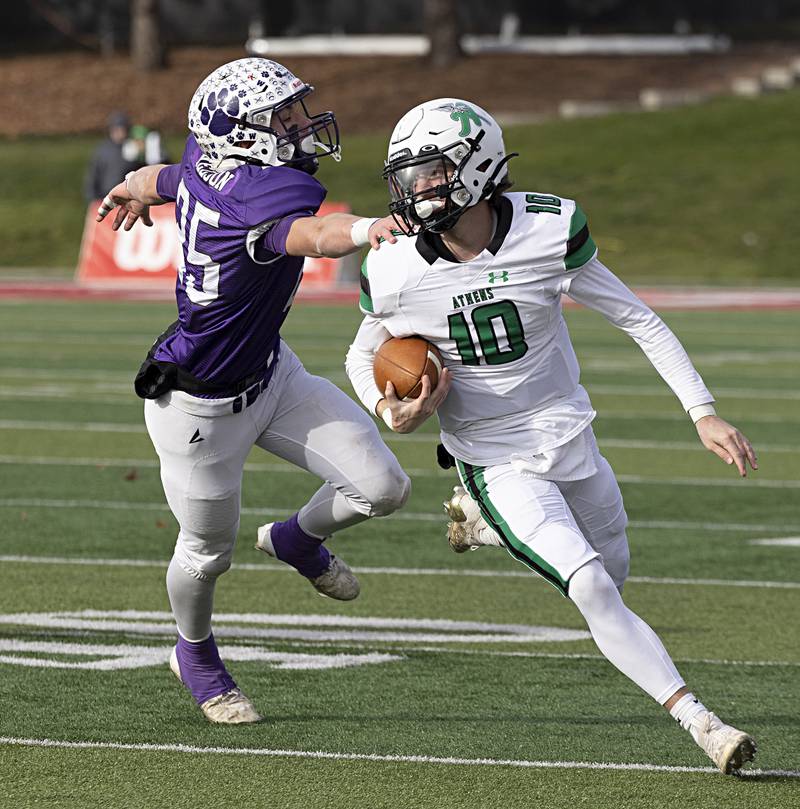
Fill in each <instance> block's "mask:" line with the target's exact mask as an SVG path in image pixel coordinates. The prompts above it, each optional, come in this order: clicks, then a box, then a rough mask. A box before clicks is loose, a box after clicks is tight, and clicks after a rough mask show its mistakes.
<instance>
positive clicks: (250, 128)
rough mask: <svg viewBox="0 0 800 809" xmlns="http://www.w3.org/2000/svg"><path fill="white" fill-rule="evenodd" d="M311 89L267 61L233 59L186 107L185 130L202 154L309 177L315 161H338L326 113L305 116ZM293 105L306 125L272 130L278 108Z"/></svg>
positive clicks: (329, 114)
mask: <svg viewBox="0 0 800 809" xmlns="http://www.w3.org/2000/svg"><path fill="white" fill-rule="evenodd" d="M313 90H314V88H313V87H312V86H311V85H309V84H306V83H305V82H304V81H302V80H301V79H298V78H297V76H295V75H294V74H293V73H292V72H291V71H290V70H288V69H287V68H285V67H284V66H283V65H280V64H278V63H277V62H273V61H272V60H271V59H260V58H247V59H237V60H236V61H234V62H228V63H227V64H225V65H222V67H218V68H217V69H216V70H215V71H214V72H213V73H211V74H210V75H209V76H207V77H206V79H204V80H203V82H201V84H200V86H199V87H198V88H197V90H195V93H194V95H193V96H192V100H191V102H190V104H189V131H190V132H191V133H192V134H193V135H194V137H195V139H196V140H197V143H198V145H199V146H200V148H201V149H202V150H203V152H204V153H205V154H206V155H208V157H210V158H211V159H212V160H214V161H217V162H220V161H222V160H225V159H227V158H235V159H237V160H244V161H246V162H248V163H255V164H257V165H262V166H280V165H284V166H293V167H294V168H299V169H303V170H304V171H308V172H309V173H313V172H314V171H315V170H316V168H317V165H318V163H317V158H318V157H323V156H325V155H331V156H332V157H334V159H336V160H339V159H340V155H339V153H340V151H341V149H340V146H339V128H338V126H337V124H336V118H335V116H334V114H333V113H332V112H323V113H320V114H319V115H314V116H312V115H310V114H309V112H308V110H307V109H306V105H305V101H304V99H305V97H306V96H307V95H308V94H309V93H311V92H313ZM296 102H299V103H300V104H301V105H302V107H303V111H304V113H305V116H306V118H308V119H309V124H308V125H307V126H305V127H301V128H293V129H292V130H291V131H290V132H288V133H287V132H285V131H283V127H281V128H280V129H276V128H275V124H276V123H277V121H278V120H279V119H280V112H281V110H282V109H285V108H286V107H288V106H290V105H291V104H294V103H296Z"/></svg>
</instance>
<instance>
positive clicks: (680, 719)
mask: <svg viewBox="0 0 800 809" xmlns="http://www.w3.org/2000/svg"><path fill="white" fill-rule="evenodd" d="M669 713H670V716H671V717H672V718H673V719H674V720H675V721H676V722H677V723H678V724H679V725H680V726H681V727H682V728H683V729H684V730H688V731H689V733H691V734H692V738H693V739H694V740H695V741H696V742H697V743H698V744H699V743H700V742H699V740H698V736H699V725H700V722H701V720H702V719H703V717H704V716H705V715H706V714H707V713H708V708H706V706H705V705H703V703H702V702H700V700H699V699H697V697H696V696H695V695H694V694H692V693H689V694H685V695H684V696H682V697H681V698H680V699H679V700H678V701H677V702H676V703H675V704H674V705H673V706H672V707H671V708H670V709H669Z"/></svg>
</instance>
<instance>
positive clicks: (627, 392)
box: [0, 367, 800, 402]
mask: <svg viewBox="0 0 800 809" xmlns="http://www.w3.org/2000/svg"><path fill="white" fill-rule="evenodd" d="M309 371H310V372H311V373H321V374H322V375H324V376H325V377H326V379H329V380H330V381H331V382H334V383H336V384H338V385H339V386H340V387H341V386H342V385H343V384H344V385H347V384H349V383H350V380H349V379H348V377H347V375H346V374H343V373H340V372H331V371H330V370H328V368H320V369H315V368H313V367H311V368H310V369H309ZM585 387H586V389H587V390H588V391H589V394H590V395H592V396H593V395H595V394H598V395H600V396H645V397H653V396H655V397H663V398H667V399H668V398H671V397H672V396H673V394H672V391H670V389H669V388H668V387H667V386H666V385H664V386H660V385H607V384H597V383H592V382H588V383H587V384H586V385H585ZM113 389H117V386H116V385H115V386H114V387H113ZM28 390H29V391H30V393H29V394H28V393H25V389H19V388H2V389H0V392H2V393H3V394H4V395H7V396H9V397H13V396H16V395H23V394H24V395H25V396H28V395H29V396H34V397H35V396H38V395H41V396H43V397H47V396H52V397H56V398H63V399H66V398H69V397H70V395H71V392H72V391H71V389H69V388H65V387H59V386H53V387H50V388H46V387H45V388H38V389H37V388H29V389H28ZM714 395H715V396H716V398H717V399H718V400H720V401H721V400H728V399H745V400H749V399H753V400H756V401H759V402H761V401H764V400H770V399H772V400H774V401H784V400H788V401H797V400H798V399H800V390H792V389H789V390H786V389H780V388H762V387H761V386H754V387H753V388H725V387H721V386H715V387H714ZM130 398H131V399H134V398H135V395H134V393H133V391H132V390H131V392H130ZM85 399H86V397H85V396H84V397H81V398H80V399H76V401H85Z"/></svg>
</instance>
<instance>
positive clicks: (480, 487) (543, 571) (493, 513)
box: [456, 459, 567, 597]
mask: <svg viewBox="0 0 800 809" xmlns="http://www.w3.org/2000/svg"><path fill="white" fill-rule="evenodd" d="M456 466H457V468H458V473H459V475H460V476H461V480H462V481H463V483H464V485H465V486H466V487H467V489H468V490H469V493H470V494H471V495H472V498H473V500H475V501H476V502H477V503H478V507H479V508H480V510H481V514H482V515H483V518H484V519H485V520H486V522H488V523H489V525H491V526H492V528H494V530H495V531H497V533H498V535H499V536H500V538H501V539H502V540H503V543H504V544H505V546H506V550H507V551H508V552H509V553H510V554H511V555H512V556H513V557H514V558H515V559H516V560H517V561H519V562H522V563H523V564H524V565H526V566H527V567H529V568H530V569H531V570H533V571H534V572H536V573H538V574H539V575H540V576H541V577H542V578H543V579H545V581H548V582H549V583H550V584H552V585H553V587H555V588H556V590H558V591H559V592H560V593H561V595H563V596H565V597H566V595H567V582H566V581H565V580H564V579H562V578H561V576H559V575H558V571H557V570H556V569H555V568H553V567H551V566H550V565H549V564H547V562H546V561H545V560H544V559H542V557H541V556H538V555H537V554H535V553H534V552H533V551H532V550H531V549H530V548H529V547H528V546H527V545H526V544H525V543H524V542H523V541H522V540H521V539H519V537H518V536H517V535H516V534H515V533H514V532H513V531H512V530H511V528H510V527H509V525H508V523H507V522H506V521H505V520H504V519H503V515H502V514H500V512H499V511H498V510H497V508H496V506H495V505H494V503H492V501H491V499H490V497H489V492H488V486H487V484H486V479H485V478H484V476H483V472H484V469H485V467H483V466H473V465H472V464H468V463H464V462H463V461H459V460H458V459H456Z"/></svg>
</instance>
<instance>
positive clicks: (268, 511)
mask: <svg viewBox="0 0 800 809" xmlns="http://www.w3.org/2000/svg"><path fill="white" fill-rule="evenodd" d="M0 508H87V509H108V510H111V511H161V512H168V511H169V507H168V506H167V504H166V503H140V502H137V501H133V500H55V499H53V500H49V499H45V498H25V497H10V498H5V499H0ZM240 513H241V514H243V515H245V516H251V515H254V516H258V517H273V516H281V515H284V516H285V515H286V514H287V509H286V508H275V507H273V506H266V505H265V506H260V507H258V508H254V507H243V508H242V509H241V510H240ZM386 519H388V520H400V521H402V522H436V523H441V522H442V521H443V520H444V517H443V515H442V514H439V513H438V512H437V513H435V514H434V513H425V512H414V511H398V512H396V513H394V514H392V515H391V516H390V517H387V518H386ZM628 525H629V526H630V527H631V528H644V529H662V528H663V529H668V530H674V531H682V530H702V531H757V532H758V533H762V534H763V533H765V532H768V531H769V532H775V533H794V532H796V531H800V525H797V524H793V525H785V524H780V523H738V522H728V523H725V522H713V521H709V522H702V521H697V522H695V521H691V520H630V521H629V522H628Z"/></svg>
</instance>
